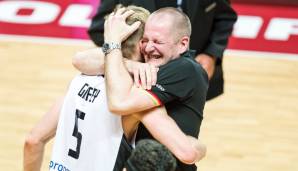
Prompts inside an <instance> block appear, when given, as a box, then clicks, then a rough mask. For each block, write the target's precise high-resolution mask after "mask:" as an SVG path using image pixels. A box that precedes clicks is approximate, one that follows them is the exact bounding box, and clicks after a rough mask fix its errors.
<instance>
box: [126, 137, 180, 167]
mask: <svg viewBox="0 0 298 171" xmlns="http://www.w3.org/2000/svg"><path fill="white" fill-rule="evenodd" d="M125 169H126V171H174V170H175V169H176V159H175V158H174V157H173V155H172V154H171V152H170V151H169V150H168V149H167V148H166V147H165V146H164V145H162V144H160V143H158V142H156V141H154V140H149V139H146V140H141V141H139V142H138V144H137V146H136V148H135V149H134V150H133V151H132V153H131V155H130V157H129V158H128V160H127V163H126V166H125Z"/></svg>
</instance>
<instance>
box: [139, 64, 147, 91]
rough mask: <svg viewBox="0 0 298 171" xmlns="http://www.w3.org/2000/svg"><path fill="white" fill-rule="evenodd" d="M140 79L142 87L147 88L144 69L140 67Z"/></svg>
mask: <svg viewBox="0 0 298 171" xmlns="http://www.w3.org/2000/svg"><path fill="white" fill-rule="evenodd" d="M140 79H141V85H142V88H143V89H147V86H146V69H144V68H140Z"/></svg>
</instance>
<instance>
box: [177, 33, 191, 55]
mask: <svg viewBox="0 0 298 171" xmlns="http://www.w3.org/2000/svg"><path fill="white" fill-rule="evenodd" d="M189 41H190V38H189V37H188V36H183V37H182V38H181V39H180V42H179V54H182V53H184V52H185V51H187V50H188V48H189Z"/></svg>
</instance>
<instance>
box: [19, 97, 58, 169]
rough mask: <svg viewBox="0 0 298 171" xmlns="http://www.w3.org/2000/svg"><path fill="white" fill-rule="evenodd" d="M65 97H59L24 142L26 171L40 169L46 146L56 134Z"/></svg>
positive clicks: (24, 165)
mask: <svg viewBox="0 0 298 171" xmlns="http://www.w3.org/2000/svg"><path fill="white" fill-rule="evenodd" d="M62 103H63V98H59V99H57V101H56V102H55V103H54V105H53V106H52V107H51V108H50V110H49V111H48V112H47V113H46V114H45V115H44V116H43V118H42V119H41V120H40V121H39V123H38V124H37V125H36V126H35V127H34V128H33V129H32V130H31V131H30V133H29V134H28V135H27V137H26V139H25V144H24V161H23V167H24V171H39V170H40V168H41V164H42V160H43V153H44V146H45V144H46V143H47V142H48V141H49V140H50V139H52V138H53V137H54V136H55V133H56V129H57V124H58V120H59V114H60V109H61V107H62Z"/></svg>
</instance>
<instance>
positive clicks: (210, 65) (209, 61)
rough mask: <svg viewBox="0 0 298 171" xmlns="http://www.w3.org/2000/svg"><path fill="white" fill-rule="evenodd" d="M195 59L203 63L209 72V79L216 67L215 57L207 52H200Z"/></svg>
mask: <svg viewBox="0 0 298 171" xmlns="http://www.w3.org/2000/svg"><path fill="white" fill-rule="evenodd" d="M195 60H196V61H197V62H198V63H199V64H201V65H202V67H203V68H204V69H205V71H206V72H207V74H208V78H209V80H210V79H211V77H212V76H213V73H214V69H215V62H216V59H215V57H212V56H209V55H207V54H203V53H201V54H199V55H197V56H196V58H195Z"/></svg>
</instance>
